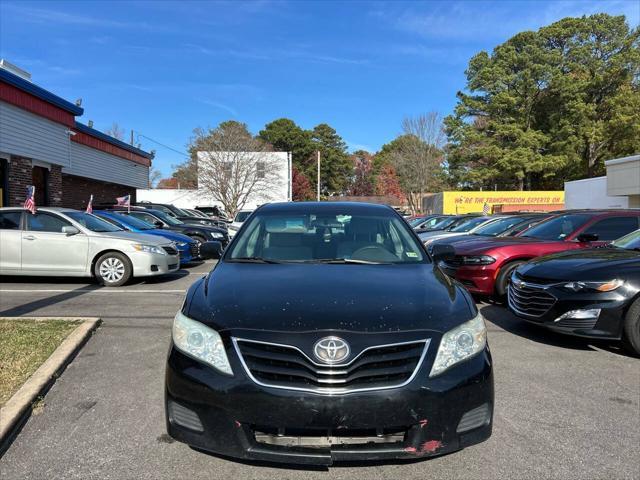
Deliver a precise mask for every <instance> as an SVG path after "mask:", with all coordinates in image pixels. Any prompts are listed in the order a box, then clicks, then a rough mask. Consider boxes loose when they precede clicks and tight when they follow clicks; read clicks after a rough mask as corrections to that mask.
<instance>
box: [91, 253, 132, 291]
mask: <svg viewBox="0 0 640 480" xmlns="http://www.w3.org/2000/svg"><path fill="white" fill-rule="evenodd" d="M93 273H94V275H95V276H96V279H97V280H98V282H100V283H101V284H102V285H104V286H105V287H119V286H121V285H124V284H125V283H127V282H128V281H129V279H130V278H131V274H132V273H133V267H132V266H131V261H130V260H129V258H128V257H127V256H126V255H124V254H122V253H119V252H107V253H105V254H104V255H102V256H101V257H100V258H98V260H97V261H96V264H95V267H94V269H93Z"/></svg>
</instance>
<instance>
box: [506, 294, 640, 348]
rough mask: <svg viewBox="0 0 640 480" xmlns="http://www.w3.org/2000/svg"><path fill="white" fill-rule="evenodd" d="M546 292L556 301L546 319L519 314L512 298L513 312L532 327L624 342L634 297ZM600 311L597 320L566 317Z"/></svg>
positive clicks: (509, 296) (541, 316)
mask: <svg viewBox="0 0 640 480" xmlns="http://www.w3.org/2000/svg"><path fill="white" fill-rule="evenodd" d="M510 288H511V287H510ZM545 291H546V292H547V293H548V294H550V295H552V296H553V297H555V298H556V301H555V303H554V304H553V305H552V306H551V308H550V309H549V310H548V311H547V312H546V313H544V314H543V315H530V314H527V313H526V312H522V311H521V310H519V309H518V308H517V307H516V306H515V305H514V302H513V301H512V298H511V294H509V295H508V304H509V310H511V312H513V313H514V314H515V315H517V316H518V317H520V318H522V319H524V320H526V321H527V322H530V323H535V324H537V325H541V326H543V327H546V328H548V329H550V330H554V331H557V332H560V333H565V334H569V335H574V336H578V337H584V338H594V339H598V338H599V339H606V340H619V339H620V338H622V332H623V324H624V316H625V313H626V310H627V308H628V307H629V305H630V304H631V301H632V300H631V297H627V296H625V295H622V294H620V293H619V292H616V291H614V292H607V293H570V292H564V291H562V290H560V289H558V288H547V289H545ZM594 309H598V310H600V313H599V314H598V315H597V316H592V317H588V318H580V319H578V318H564V319H561V318H560V317H562V315H564V314H565V313H567V312H570V311H573V310H582V311H585V310H594Z"/></svg>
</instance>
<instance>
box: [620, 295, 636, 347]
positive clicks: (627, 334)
mask: <svg viewBox="0 0 640 480" xmlns="http://www.w3.org/2000/svg"><path fill="white" fill-rule="evenodd" d="M622 343H623V344H624V346H625V348H626V349H627V350H628V351H629V352H630V353H632V354H634V355H636V356H640V298H636V301H635V302H633V303H632V304H631V306H630V307H629V310H627V314H626V315H625V316H624V325H623V332H622Z"/></svg>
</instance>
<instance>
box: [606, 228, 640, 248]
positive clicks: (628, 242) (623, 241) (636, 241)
mask: <svg viewBox="0 0 640 480" xmlns="http://www.w3.org/2000/svg"><path fill="white" fill-rule="evenodd" d="M611 244H612V245H615V246H616V247H620V248H626V249H629V250H640V230H636V231H635V232H631V233H629V234H627V235H625V236H624V237H622V238H618V239H617V240H614V241H613V242H611Z"/></svg>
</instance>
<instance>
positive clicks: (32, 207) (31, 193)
mask: <svg viewBox="0 0 640 480" xmlns="http://www.w3.org/2000/svg"><path fill="white" fill-rule="evenodd" d="M35 195H36V187H34V186H33V185H29V186H28V187H27V198H26V200H25V201H24V205H23V207H24V209H25V210H29V211H30V212H31V213H33V214H34V215H35V213H36V199H35Z"/></svg>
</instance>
